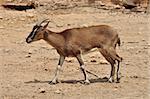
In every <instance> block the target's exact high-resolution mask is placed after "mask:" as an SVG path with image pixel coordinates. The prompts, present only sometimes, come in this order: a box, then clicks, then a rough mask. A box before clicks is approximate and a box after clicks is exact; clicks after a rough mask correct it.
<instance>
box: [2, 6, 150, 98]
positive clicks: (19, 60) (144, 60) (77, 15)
mask: <svg viewBox="0 0 150 99" xmlns="http://www.w3.org/2000/svg"><path fill="white" fill-rule="evenodd" d="M149 17H150V16H149V15H147V14H143V13H138V14H136V13H130V14H123V13H121V12H113V11H112V12H110V11H104V10H100V9H96V8H90V7H83V8H82V7H80V8H74V9H68V10H67V9H66V10H56V11H48V12H46V10H44V9H40V8H39V9H37V10H28V11H26V12H25V11H12V10H5V9H2V8H1V9H0V99H77V98H78V99H150V89H149V86H150V85H149V83H150V82H149V80H150V73H149V70H150V67H149V58H150V55H149V53H148V51H149V49H150V41H149V37H150V36H149V31H150V30H149V29H150V27H149V26H150V25H149V23H150V20H148V18H149ZM44 18H49V19H50V20H51V22H50V24H49V29H50V30H53V31H62V30H64V29H67V28H73V27H83V26H91V25H98V24H107V25H110V26H112V27H114V28H116V29H117V31H118V33H119V36H120V38H121V43H122V44H121V46H120V47H117V52H118V53H119V55H120V56H122V57H123V59H124V60H123V62H122V63H121V69H120V72H121V82H120V83H108V82H106V81H103V79H102V78H104V77H109V74H110V65H109V64H107V62H106V61H105V59H104V58H103V57H102V56H101V55H100V54H99V52H92V53H88V54H86V55H84V56H83V57H84V61H85V64H86V67H87V69H88V70H90V71H91V72H94V73H96V74H97V75H99V76H100V78H99V79H98V78H96V77H94V76H92V75H90V80H91V82H92V83H91V84H90V85H84V84H82V83H80V80H83V78H84V77H83V74H82V72H81V71H80V70H79V64H78V62H77V60H76V59H75V58H67V59H66V61H65V63H64V65H63V66H64V67H63V72H62V73H61V75H60V77H59V78H60V80H61V82H62V83H58V84H56V85H49V84H48V82H49V81H50V80H51V79H52V78H53V76H54V72H55V69H56V66H57V63H58V58H59V55H58V54H57V52H56V51H55V49H54V48H52V47H51V46H50V45H48V44H47V43H46V42H44V41H42V40H41V41H38V42H35V43H32V44H27V43H26V42H25V38H26V37H27V36H28V34H29V33H30V32H31V29H32V27H33V25H34V24H35V23H36V22H37V20H38V19H44ZM148 28H149V29H148ZM92 60H95V61H96V62H91V61H92ZM103 63H104V64H103Z"/></svg>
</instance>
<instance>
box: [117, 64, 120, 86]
mask: <svg viewBox="0 0 150 99" xmlns="http://www.w3.org/2000/svg"><path fill="white" fill-rule="evenodd" d="M119 70H120V61H118V65H117V72H116V75H117V77H116V79H117V83H119V82H120V77H119Z"/></svg>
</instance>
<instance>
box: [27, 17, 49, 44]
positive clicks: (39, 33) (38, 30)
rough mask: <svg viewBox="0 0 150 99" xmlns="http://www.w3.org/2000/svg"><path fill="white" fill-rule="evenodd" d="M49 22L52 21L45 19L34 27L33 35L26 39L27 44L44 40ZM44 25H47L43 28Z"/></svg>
mask: <svg viewBox="0 0 150 99" xmlns="http://www.w3.org/2000/svg"><path fill="white" fill-rule="evenodd" d="M46 22H47V23H46ZM49 22H50V21H49V20H48V19H45V20H43V21H41V22H38V23H37V24H36V25H35V26H34V27H33V29H32V31H31V33H30V34H29V36H28V37H27V38H26V42H27V43H31V42H33V41H38V40H40V39H43V36H44V32H45V29H46V27H47V26H48V24H49ZM43 23H46V24H45V25H44V26H42V24H43Z"/></svg>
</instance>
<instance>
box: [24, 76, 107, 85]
mask: <svg viewBox="0 0 150 99" xmlns="http://www.w3.org/2000/svg"><path fill="white" fill-rule="evenodd" d="M89 80H90V82H91V83H103V82H108V78H107V77H104V78H97V79H89ZM49 82H50V81H40V80H37V79H34V80H33V81H27V82H25V83H26V84H31V83H49ZM59 83H66V84H77V83H81V84H83V83H84V81H83V80H61V81H59Z"/></svg>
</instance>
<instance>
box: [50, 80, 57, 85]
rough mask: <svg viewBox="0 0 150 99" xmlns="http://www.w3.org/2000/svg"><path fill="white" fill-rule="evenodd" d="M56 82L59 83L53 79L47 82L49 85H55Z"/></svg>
mask: <svg viewBox="0 0 150 99" xmlns="http://www.w3.org/2000/svg"><path fill="white" fill-rule="evenodd" d="M57 83H59V82H58V80H55V81H53V80H52V81H50V82H49V84H50V85H55V84H57Z"/></svg>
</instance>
